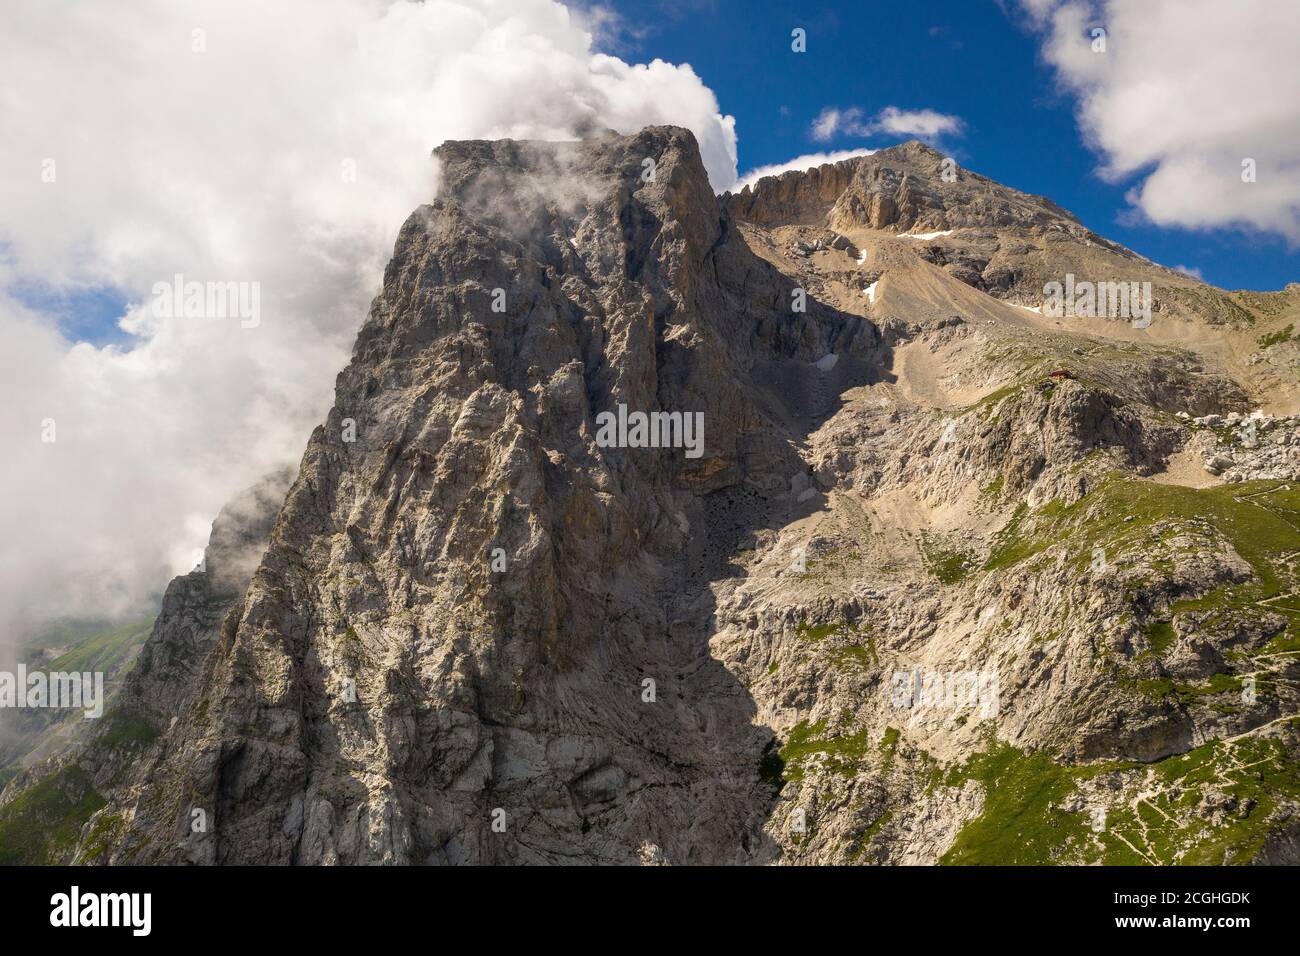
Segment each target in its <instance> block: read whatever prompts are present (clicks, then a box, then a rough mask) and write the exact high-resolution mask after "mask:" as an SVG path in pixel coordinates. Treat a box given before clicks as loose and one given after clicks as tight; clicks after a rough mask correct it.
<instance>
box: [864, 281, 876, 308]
mask: <svg viewBox="0 0 1300 956" xmlns="http://www.w3.org/2000/svg"><path fill="white" fill-rule="evenodd" d="M878 285H880V280H879V279H877V280H876V281H875V282H873V283H871V285H869V286H867V287H866V288H865V289H863V290H862V294H863V295H865V296H866V297H867V302H869V303H870V304H871V305H875V304H876V286H878Z"/></svg>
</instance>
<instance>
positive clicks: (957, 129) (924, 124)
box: [811, 106, 964, 142]
mask: <svg viewBox="0 0 1300 956" xmlns="http://www.w3.org/2000/svg"><path fill="white" fill-rule="evenodd" d="M963 128H964V124H963V123H962V121H961V119H960V118H959V117H956V116H952V115H950V114H947V113H940V112H938V111H936V110H932V109H920V110H904V109H899V108H898V107H897V106H886V107H885V108H884V109H882V110H881V111H880V112H879V113H877V114H876V115H875V117H874V118H872V119H871V120H865V119H864V114H863V112H862V110H860V109H859V108H858V107H856V106H854V107H849V108H848V109H840V108H839V107H835V106H828V107H826V108H825V109H823V110H822V111H821V112H820V113H818V114H817V118H816V119H814V120H813V123H812V130H811V133H812V138H813V139H815V140H817V141H819V142H826V141H827V140H830V139H833V138H835V137H836V136H871V135H874V134H877V133H886V134H890V135H894V136H915V137H918V138H920V139H927V140H928V139H937V138H938V137H940V136H947V135H959V134H960V133H961V132H962V130H963Z"/></svg>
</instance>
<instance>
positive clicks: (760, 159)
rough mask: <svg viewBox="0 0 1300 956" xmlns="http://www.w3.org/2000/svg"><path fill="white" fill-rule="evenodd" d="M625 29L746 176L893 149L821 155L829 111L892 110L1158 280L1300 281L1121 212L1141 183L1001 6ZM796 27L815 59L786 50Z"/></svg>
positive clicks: (785, 8) (1295, 253)
mask: <svg viewBox="0 0 1300 956" xmlns="http://www.w3.org/2000/svg"><path fill="white" fill-rule="evenodd" d="M614 8H615V9H616V10H617V12H618V13H619V14H620V16H621V17H622V20H623V24H622V25H623V27H624V29H623V30H621V31H620V32H619V33H618V34H617V35H616V37H615V39H614V40H613V41H607V42H606V47H607V49H608V52H611V53H613V54H615V55H618V56H621V57H623V58H624V59H627V60H629V61H634V60H635V61H648V60H650V59H653V58H655V57H659V58H662V59H665V60H668V61H669V62H674V63H689V64H691V66H692V67H693V68H694V69H695V71H696V72H697V73H699V74H700V76H701V77H702V78H703V80H704V82H705V83H706V84H707V85H708V86H709V87H710V88H711V89H712V90H713V91H714V92H715V93H716V94H717V96H718V100H719V103H720V105H721V108H722V111H723V112H724V113H730V114H732V115H734V116H735V117H736V130H737V134H738V137H739V144H738V148H739V160H740V170H741V172H742V174H743V173H744V172H745V171H746V170H748V169H750V168H753V167H756V166H761V165H766V164H770V163H779V162H782V161H785V160H788V159H791V158H793V157H795V156H797V155H801V154H804V153H811V152H819V151H823V150H832V149H848V148H853V147H857V146H886V145H889V144H890V143H891V142H894V141H897V139H898V137H896V136H895V137H889V136H875V137H871V136H868V137H856V136H837V137H835V138H834V139H832V140H830V141H829V142H818V141H815V140H814V139H813V138H812V136H811V133H810V129H811V124H812V122H813V120H814V119H815V118H816V117H817V116H818V114H819V113H820V112H821V111H822V110H823V109H824V108H825V107H828V106H831V107H839V108H850V107H857V108H860V109H861V110H862V111H863V112H864V114H866V115H867V116H870V115H873V114H875V113H877V112H878V111H879V110H881V109H882V108H884V107H886V106H890V105H893V106H898V107H901V108H904V109H921V108H929V109H934V110H937V111H939V112H941V113H946V114H955V115H957V116H959V117H960V118H961V119H962V120H963V121H964V123H965V131H964V134H963V135H961V136H957V137H949V138H948V139H946V140H945V141H944V143H943V145H944V147H945V148H946V149H947V150H948V151H949V152H950V153H951V154H952V155H954V156H955V157H957V159H958V161H959V162H961V163H962V164H963V165H965V166H968V167H969V168H971V169H973V170H975V171H976V172H979V173H982V174H984V175H986V176H990V177H991V178H993V179H996V180H998V181H1000V182H1003V183H1005V184H1007V185H1009V186H1013V187H1015V188H1017V189H1021V190H1024V191H1026V192H1032V193H1039V194H1042V195H1045V196H1048V197H1049V198H1051V199H1053V200H1054V201H1056V202H1057V203H1059V204H1060V205H1062V206H1064V207H1065V208H1067V209H1069V210H1070V211H1071V212H1073V213H1074V214H1075V215H1077V216H1078V217H1079V218H1080V219H1081V220H1082V221H1083V222H1084V223H1085V224H1086V225H1088V226H1089V227H1090V228H1092V229H1093V230H1095V231H1096V232H1099V233H1101V234H1102V235H1104V236H1107V237H1109V238H1111V239H1114V240H1116V241H1117V242H1121V243H1123V244H1124V245H1126V246H1128V247H1130V248H1132V249H1134V250H1136V251H1138V252H1140V253H1142V254H1143V255H1145V256H1147V257H1149V258H1151V259H1153V260H1155V261H1156V262H1159V263H1161V264H1163V265H1167V266H1171V267H1177V266H1189V267H1192V268H1195V269H1199V270H1200V272H1201V274H1202V275H1203V277H1204V279H1205V280H1206V281H1208V282H1212V283H1214V284H1215V285H1218V286H1221V287H1224V288H1228V289H1238V288H1247V289H1260V290H1273V289H1280V288H1281V287H1282V286H1284V285H1286V284H1287V283H1288V282H1293V281H1300V250H1296V249H1291V248H1288V246H1287V243H1286V241H1285V240H1284V239H1282V238H1280V237H1278V236H1273V235H1268V234H1264V233H1260V232H1258V231H1253V230H1251V231H1246V230H1238V229H1216V230H1206V231H1202V230H1191V229H1181V228H1166V227H1156V226H1153V225H1150V224H1143V223H1142V222H1141V221H1140V219H1139V217H1137V216H1136V215H1135V214H1134V211H1133V209H1132V207H1131V205H1130V203H1128V202H1127V201H1126V199H1125V194H1126V193H1127V192H1128V191H1129V190H1130V189H1131V188H1132V187H1133V186H1134V185H1135V184H1136V183H1137V182H1138V181H1139V180H1140V178H1141V175H1140V174H1139V175H1138V176H1135V177H1130V178H1128V179H1125V180H1123V181H1120V182H1116V183H1111V182H1106V181H1104V180H1103V179H1101V178H1100V177H1099V176H1098V175H1097V173H1096V170H1097V168H1098V167H1099V165H1100V164H1101V161H1100V158H1099V157H1098V155H1097V154H1095V153H1093V152H1092V151H1091V150H1089V149H1088V148H1087V147H1086V146H1085V145H1084V143H1083V141H1082V138H1081V135H1080V131H1079V127H1078V125H1077V123H1076V122H1075V114H1074V111H1075V106H1076V104H1075V101H1074V99H1073V98H1072V97H1071V95H1070V94H1069V93H1068V92H1064V91H1060V90H1058V87H1057V84H1056V82H1055V79H1054V74H1053V71H1052V70H1051V68H1050V67H1049V66H1047V65H1046V64H1044V63H1043V62H1042V61H1041V59H1040V57H1039V38H1038V37H1036V36H1034V35H1032V34H1031V33H1030V32H1028V31H1027V30H1026V29H1025V28H1024V27H1023V26H1022V24H1021V23H1020V22H1019V18H1018V17H1017V18H1012V17H1009V16H1008V15H1007V14H1006V13H1004V12H1003V10H1002V9H1001V7H1000V6H999V4H998V3H996V2H995V0H926V2H921V0H872V2H862V0H859V2H855V3H846V2H824V3H815V4H804V3H780V2H768V0H744V2H741V0H714V2H691V0H668V2H664V3H645V2H623V0H616V2H615V3H614ZM797 26H798V27H803V28H804V29H806V30H807V34H808V50H807V52H806V53H804V54H795V53H792V52H791V50H790V31H791V30H792V29H793V28H794V27H797Z"/></svg>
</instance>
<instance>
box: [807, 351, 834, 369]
mask: <svg viewBox="0 0 1300 956" xmlns="http://www.w3.org/2000/svg"><path fill="white" fill-rule="evenodd" d="M839 360H840V357H839V356H838V355H836V354H835V353H834V352H828V353H827V354H825V355H823V356H822V357H821V358H819V359H818V360H817V361H816V362H813V364H814V365H816V366H817V367H818V368H819V369H821V370H822V371H823V372H829V371H830V370H831V369H833V368H834V367H835V363H836V362H838V361H839Z"/></svg>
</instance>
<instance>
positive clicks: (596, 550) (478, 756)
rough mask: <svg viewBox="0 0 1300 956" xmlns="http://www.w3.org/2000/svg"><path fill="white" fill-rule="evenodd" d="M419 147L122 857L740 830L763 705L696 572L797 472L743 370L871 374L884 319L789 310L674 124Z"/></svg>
mask: <svg viewBox="0 0 1300 956" xmlns="http://www.w3.org/2000/svg"><path fill="white" fill-rule="evenodd" d="M438 155H439V158H440V159H441V161H442V163H443V167H444V172H443V175H444V188H443V190H442V193H441V195H440V196H439V198H438V199H437V200H436V201H435V202H433V203H432V204H430V205H429V206H427V207H424V208H422V209H420V210H417V212H416V213H415V214H414V215H413V216H412V217H411V218H410V220H408V222H407V223H406V225H405V226H404V227H403V228H402V231H401V234H400V236H399V238H398V241H397V246H396V250H395V253H394V257H393V260H392V262H391V263H390V265H389V267H388V270H387V272H386V274H385V283H384V291H383V293H382V295H381V296H380V297H379V298H378V299H377V300H376V302H375V304H374V306H373V308H372V311H371V316H370V319H369V321H368V322H367V323H366V326H365V328H364V329H363V330H362V332H361V334H360V336H359V337H358V340H357V344H356V348H355V351H354V356H353V361H352V363H351V364H350V365H349V367H348V368H347V369H346V370H345V371H344V372H343V373H342V375H340V377H339V382H338V389H337V397H336V403H335V408H334V410H333V411H332V412H331V414H330V417H329V419H328V421H327V422H326V424H325V425H324V426H323V427H321V428H320V429H318V430H317V432H316V433H315V434H314V435H313V437H312V441H311V444H310V445H309V447H308V449H307V452H306V454H305V456H304V458H303V463H302V466H301V470H300V473H299V476H298V479H297V481H296V482H295V483H294V485H293V487H292V488H291V489H290V491H289V494H288V497H287V499H286V501H285V504H284V508H283V510H282V513H281V515H280V518H279V520H278V522H277V525H276V530H275V533H274V535H273V538H272V543H271V547H270V549H269V551H268V553H267V555H266V558H265V560H264V561H263V562H262V564H261V567H260V568H259V569H258V571H257V573H256V575H255V576H254V578H253V582H252V584H251V586H250V588H249V590H248V593H247V596H246V598H245V601H244V605H243V613H242V616H241V617H240V619H239V620H238V622H237V623H234V622H232V623H231V624H230V625H229V627H228V629H227V630H226V631H225V632H224V634H223V638H222V641H221V643H220V645H219V646H218V648H217V649H216V652H215V653H214V655H213V657H212V659H211V660H210V662H209V664H210V668H211V672H210V675H209V676H208V677H207V678H206V681H205V685H204V689H203V694H202V703H203V705H204V708H205V711H204V716H203V719H201V720H192V721H188V722H186V723H183V724H180V725H179V726H178V727H177V728H176V730H175V731H174V733H173V734H171V735H169V737H168V739H167V741H166V742H165V748H164V749H165V750H166V751H167V756H166V757H165V758H164V760H163V762H162V764H161V765H160V766H159V767H158V768H156V769H155V770H154V774H155V780H156V781H158V782H160V785H159V784H158V783H156V785H155V786H154V787H153V788H152V790H153V792H152V793H150V794H146V795H144V796H143V797H142V798H141V799H140V801H139V802H138V803H137V804H136V806H135V807H134V808H133V810H132V814H133V816H132V821H131V825H130V832H129V834H128V836H127V837H126V839H125V840H124V841H123V845H122V847H121V848H120V849H119V850H117V851H116V852H115V855H114V859H133V860H143V859H158V860H167V861H177V860H181V859H189V860H192V861H195V862H221V863H228V862H229V863H234V862H258V863H262V862H277V863H287V862H298V863H306V864H311V863H323V862H345V863H364V862H397V863H404V862H411V863H425V862H451V863H456V862H559V861H565V860H592V861H608V862H631V861H634V860H635V859H638V858H639V857H638V856H637V854H638V853H639V851H640V850H641V848H642V846H643V845H645V844H650V845H652V846H653V847H656V848H657V852H658V853H660V854H662V855H663V856H664V857H665V858H666V859H668V860H669V861H673V862H687V861H692V862H705V861H712V862H738V861H742V860H744V859H747V858H751V857H753V856H754V855H755V854H758V853H759V852H760V851H761V845H762V839H761V827H762V823H763V821H764V819H765V817H766V810H767V807H768V805H769V804H770V800H771V796H772V791H771V787H770V785H769V784H766V783H764V782H763V781H762V780H761V779H760V777H759V773H758V770H759V760H760V755H761V753H762V751H763V749H764V747H765V746H766V745H767V744H768V743H769V742H770V740H771V735H770V732H767V731H765V730H764V729H763V728H761V727H758V726H755V725H754V724H753V723H752V717H753V711H754V707H753V704H752V702H751V701H750V700H749V698H748V695H747V694H746V693H745V690H744V688H743V687H741V686H740V685H739V684H738V683H737V682H736V680H735V679H734V677H732V676H731V675H729V674H728V673H727V672H726V671H725V670H724V669H723V668H722V667H721V666H720V665H718V664H717V663H716V662H715V661H713V660H711V659H710V658H709V656H708V653H707V635H708V631H709V627H710V618H711V607H710V601H711V594H710V593H709V591H708V589H707V586H706V585H707V583H708V580H709V578H710V576H711V575H714V574H716V573H717V572H718V568H719V567H720V564H721V562H722V561H723V560H724V559H725V555H726V554H727V552H728V548H726V547H725V546H724V542H725V541H726V540H727V539H728V538H729V536H732V535H734V534H735V533H736V528H738V527H743V526H744V525H746V524H747V523H751V522H755V521H759V520H761V518H762V515H763V513H764V510H765V507H764V499H763V495H764V491H763V489H771V488H773V487H776V488H781V489H784V488H785V487H786V485H787V484H788V482H789V480H790V476H791V475H793V474H796V473H806V470H807V469H806V466H805V465H803V464H802V462H800V461H799V460H798V459H797V457H795V456H794V455H792V453H791V451H790V450H789V447H788V441H789V440H790V436H791V435H792V434H793V432H794V431H797V430H798V428H799V427H801V424H802V422H803V419H802V418H799V417H797V416H795V415H793V413H790V412H788V411H785V410H784V406H783V404H782V402H781V401H780V398H781V396H778V395H775V394H774V393H773V392H772V390H771V389H770V387H769V385H768V382H767V381H766V380H765V377H766V375H767V374H769V373H771V372H772V371H773V370H776V371H779V370H781V369H782V368H784V367H786V366H789V367H790V368H791V369H794V370H795V371H793V372H790V373H788V375H787V377H788V378H789V379H790V380H791V383H792V384H795V385H796V387H797V382H798V380H799V375H800V374H801V373H806V371H807V370H808V369H809V368H810V363H811V361H812V360H813V359H817V358H820V357H822V356H823V355H825V354H827V353H832V352H833V353H836V354H839V355H841V356H842V358H843V361H844V364H845V366H846V367H851V366H854V365H855V364H856V366H857V367H858V368H859V370H860V372H862V373H863V374H867V375H870V374H871V373H870V371H869V368H870V366H871V364H872V362H873V361H874V359H875V357H876V349H877V345H878V341H877V339H878V337H877V335H876V332H875V329H874V328H873V326H872V325H871V324H870V323H869V322H866V321H864V320H862V319H860V318H858V317H856V316H847V315H841V314H838V313H835V312H834V311H833V310H830V309H827V308H825V307H824V306H821V305H819V304H817V303H815V302H813V303H811V304H810V306H809V308H808V310H807V311H806V312H794V311H792V310H791V303H792V301H793V299H792V296H791V294H790V292H791V290H790V287H789V283H788V282H786V281H785V280H784V279H783V278H782V277H781V276H780V275H779V274H778V273H776V272H775V270H772V269H771V268H770V267H769V266H767V264H766V263H763V262H762V261H761V260H759V259H757V258H756V257H754V256H753V255H752V254H750V253H749V252H748V250H747V249H746V248H745V247H744V245H743V244H740V243H736V242H734V241H732V239H731V236H730V235H729V233H728V224H727V222H726V220H725V219H724V218H722V217H721V216H720V215H719V213H718V210H717V207H716V204H715V201H714V199H713V196H712V194H711V193H710V192H709V190H708V185H707V178H706V177H705V174H704V171H703V167H702V165H701V163H700V159H699V156H698V152H697V149H696V146H695V144H694V141H693V140H692V139H691V138H690V137H689V135H688V134H685V133H683V132H682V131H679V130H668V129H652V130H647V131H644V132H643V133H641V134H639V135H638V136H635V137H628V138H608V139H606V140H603V141H592V142H588V143H584V144H580V145H578V144H561V145H557V146H552V145H544V144H530V143H496V144H483V143H465V144H459V143H453V144H447V145H446V146H444V147H442V148H441V149H440V150H439V154H438ZM646 160H650V161H651V163H652V166H653V175H646V173H647V169H649V168H650V167H647V166H646V165H645V161H646ZM498 290H499V291H498ZM494 302H495V303H496V305H497V309H499V311H498V310H494V308H493V306H494ZM785 397H786V398H789V397H790V396H785ZM792 404H793V405H794V407H796V408H803V407H806V405H807V404H808V403H805V402H798V403H792ZM813 404H815V403H813ZM620 405H624V406H626V407H627V408H628V409H629V410H631V411H645V412H650V411H668V412H681V413H684V414H695V413H701V414H702V415H703V421H704V428H705V432H704V450H703V454H702V455H701V456H700V457H698V458H696V457H693V456H692V457H687V455H686V449H670V448H665V449H656V448H603V447H600V446H598V445H597V443H596V440H595V439H596V435H597V428H596V425H595V417H596V415H597V414H599V413H600V412H601V411H604V410H615V409H617V407H618V406H620ZM353 439H354V440H353ZM647 681H651V682H653V684H652V685H651V684H649V683H647ZM652 688H653V690H652ZM196 809H197V810H202V811H204V812H205V813H207V814H209V815H210V816H211V819H212V821H213V826H212V827H211V828H210V829H209V830H207V831H206V832H198V833H195V832H187V826H186V824H187V822H188V821H189V820H190V818H191V816H192V814H193V811H194V810H196ZM494 821H495V822H496V823H497V826H498V829H497V830H494V829H493V824H494Z"/></svg>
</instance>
